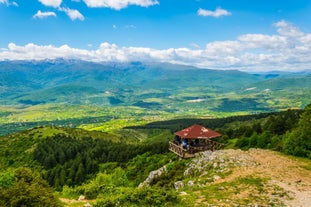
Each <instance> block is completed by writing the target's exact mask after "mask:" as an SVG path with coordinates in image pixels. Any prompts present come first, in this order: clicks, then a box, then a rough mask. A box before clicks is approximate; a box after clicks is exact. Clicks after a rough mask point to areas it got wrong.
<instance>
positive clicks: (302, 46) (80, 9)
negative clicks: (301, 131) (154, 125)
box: [0, 0, 311, 71]
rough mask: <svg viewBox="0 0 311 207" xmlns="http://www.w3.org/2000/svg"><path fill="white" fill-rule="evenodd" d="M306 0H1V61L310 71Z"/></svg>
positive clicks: (310, 18) (310, 6)
mask: <svg viewBox="0 0 311 207" xmlns="http://www.w3.org/2000/svg"><path fill="white" fill-rule="evenodd" d="M310 22H311V0H234V1H233V0H178V1H177V0H27V1H25V0H0V28H1V30H0V60H24V59H25V60H28V59H36V60H40V59H53V58H77V59H82V60H88V61H98V62H105V61H144V62H171V63H178V64H187V65H194V66H198V67H202V68H212V69H239V70H244V71H268V70H283V71H298V70H306V69H311V23H310Z"/></svg>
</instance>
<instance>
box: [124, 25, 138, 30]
mask: <svg viewBox="0 0 311 207" xmlns="http://www.w3.org/2000/svg"><path fill="white" fill-rule="evenodd" d="M125 29H136V26H135V25H133V24H128V25H125Z"/></svg>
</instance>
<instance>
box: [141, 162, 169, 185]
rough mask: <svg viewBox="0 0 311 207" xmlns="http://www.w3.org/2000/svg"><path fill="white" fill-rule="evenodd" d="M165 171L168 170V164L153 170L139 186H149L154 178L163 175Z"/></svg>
mask: <svg viewBox="0 0 311 207" xmlns="http://www.w3.org/2000/svg"><path fill="white" fill-rule="evenodd" d="M164 172H166V166H163V167H161V168H159V169H158V170H154V171H151V172H150V173H149V175H148V177H147V178H146V180H145V181H144V182H142V183H140V184H139V186H138V187H139V188H141V187H146V186H147V187H149V184H150V183H151V182H152V180H153V179H154V178H156V177H159V176H161V175H162V174H163V173H164Z"/></svg>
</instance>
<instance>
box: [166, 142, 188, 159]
mask: <svg viewBox="0 0 311 207" xmlns="http://www.w3.org/2000/svg"><path fill="white" fill-rule="evenodd" d="M168 144H169V148H168V149H169V150H170V151H172V152H174V153H175V154H177V155H178V156H179V157H185V155H186V153H187V150H186V149H183V148H182V146H181V145H177V144H175V143H174V142H169V143H168Z"/></svg>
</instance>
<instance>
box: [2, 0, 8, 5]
mask: <svg viewBox="0 0 311 207" xmlns="http://www.w3.org/2000/svg"><path fill="white" fill-rule="evenodd" d="M0 3H1V4H6V5H7V6H9V1H8V0H0Z"/></svg>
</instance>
